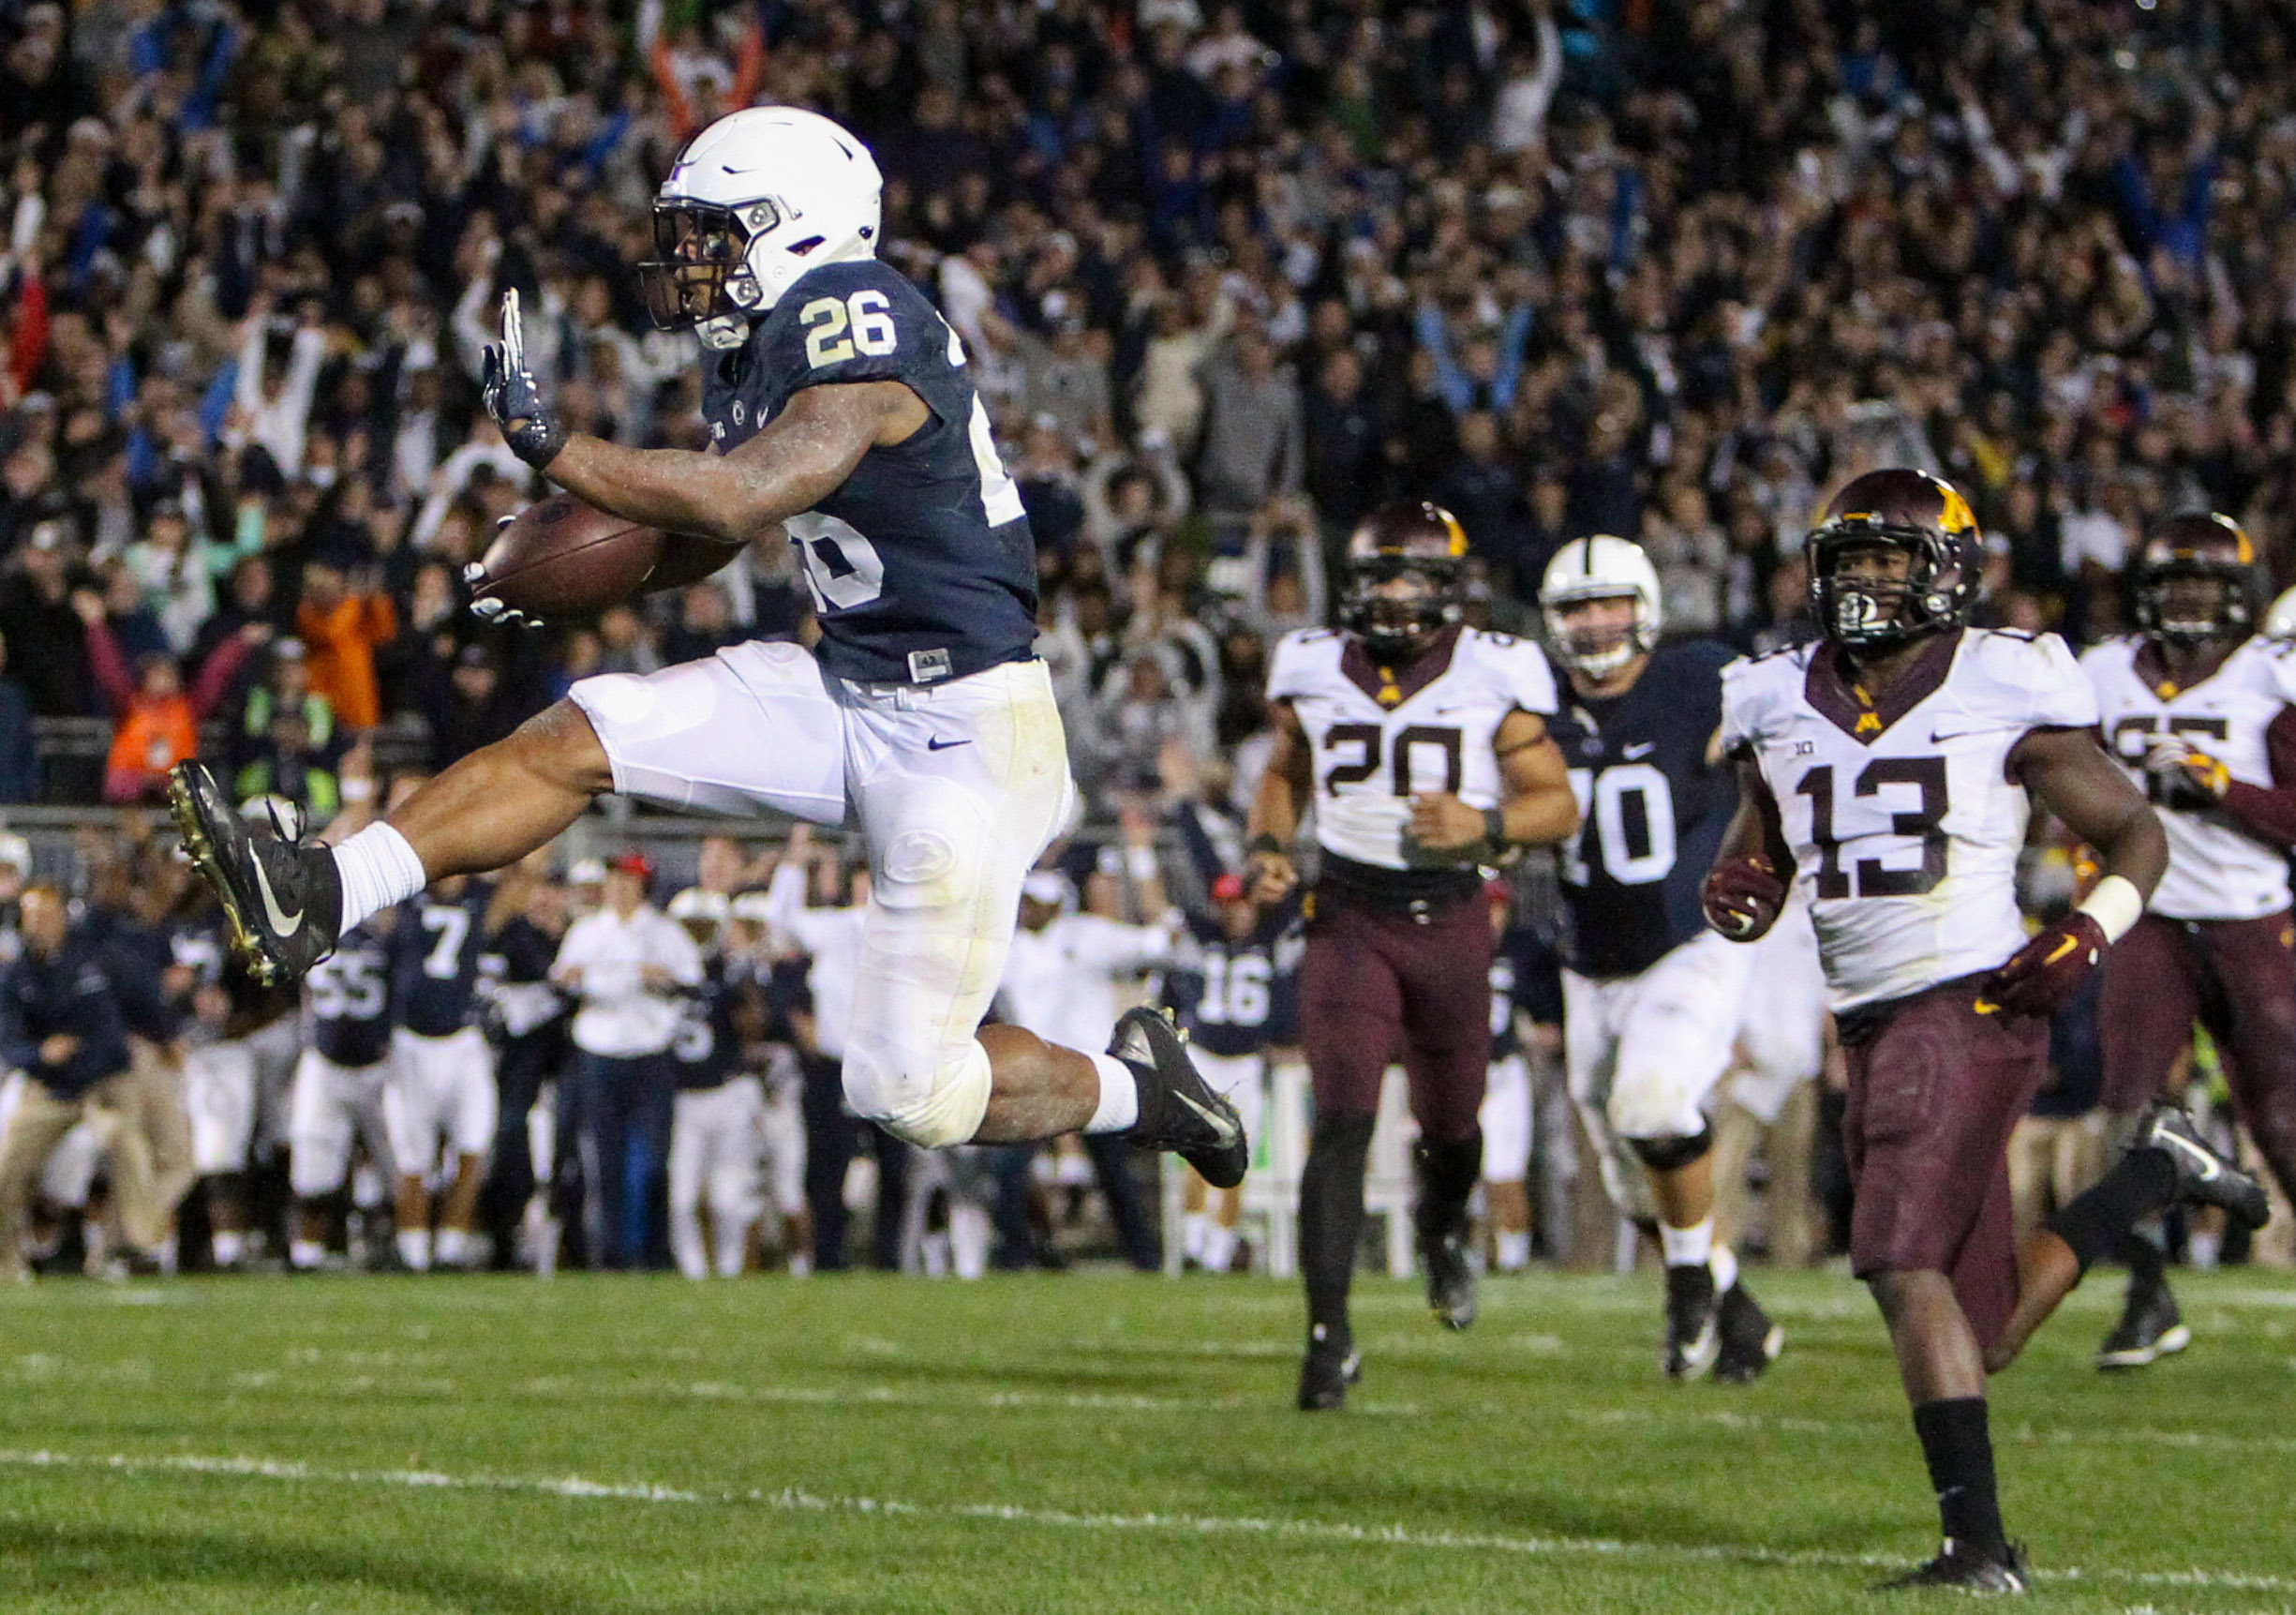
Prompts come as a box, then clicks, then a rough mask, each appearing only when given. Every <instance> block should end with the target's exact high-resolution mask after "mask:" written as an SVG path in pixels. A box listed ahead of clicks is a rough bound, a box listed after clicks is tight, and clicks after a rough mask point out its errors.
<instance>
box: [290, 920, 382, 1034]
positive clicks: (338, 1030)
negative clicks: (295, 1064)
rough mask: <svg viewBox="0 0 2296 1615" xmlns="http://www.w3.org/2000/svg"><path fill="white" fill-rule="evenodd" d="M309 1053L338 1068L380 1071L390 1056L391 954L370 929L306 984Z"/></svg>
mask: <svg viewBox="0 0 2296 1615" xmlns="http://www.w3.org/2000/svg"><path fill="white" fill-rule="evenodd" d="M303 984H304V986H305V988H306V990H307V991H308V993H309V995H310V1003H311V1047H312V1048H314V1049H317V1050H318V1051H319V1052H320V1053H321V1054H323V1055H325V1056H326V1057H327V1058H328V1059H330V1060H333V1061H334V1062H335V1064H336V1065H338V1066H373V1065H379V1064H380V1063H381V1061H382V1057H383V1056H384V1055H385V1054H389V1053H390V1052H391V950H390V949H389V948H387V947H386V946H384V944H383V940H382V938H381V937H380V936H378V935H375V933H374V932H373V931H371V930H369V929H368V928H367V927H366V926H364V925H361V926H358V927H356V928H355V929H353V930H352V931H351V932H350V934H349V935H346V936H345V937H344V938H343V939H342V940H341V941H340V942H337V943H336V944H335V952H334V954H333V955H332V956H331V957H329V958H326V959H322V960H321V961H320V962H319V963H318V964H316V965H312V966H311V969H310V974H308V975H306V977H304V979H303Z"/></svg>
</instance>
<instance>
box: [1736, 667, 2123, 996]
mask: <svg viewBox="0 0 2296 1615" xmlns="http://www.w3.org/2000/svg"><path fill="white" fill-rule="evenodd" d="M2095 723H2096V696H2095V692H2094V691H2093V690H2092V689H2091V688H2090V684H2089V680H2087V678H2085V677H2084V676H2083V675H2082V673H2081V671H2080V665H2079V664H2078V663H2076V662H2075V661H2074V660H2073V655H2072V652H2071V651H2069V650H2066V649H2065V642H2064V641H2063V640H2062V639H2059V638H2058V637H2057V636H2055V635H2053V634H2041V635H2033V636H2028V635H2023V634H2015V633H2008V632H2005V631H2000V630H1992V629H1982V628H1969V629H1962V630H1961V631H1959V632H1958V633H1949V634H1943V635H1940V636H1937V638H1936V639H1935V640H1934V641H1932V642H1931V644H1930V645H1929V646H1928V647H1927V648H1926V649H1925V650H1924V651H1923V653H1922V655H1921V657H1920V659H1919V660H1918V661H1917V662H1916V664H1915V665H1914V666H1913V667H1912V668H1911V669H1909V670H1908V671H1907V673H1906V674H1905V676H1904V677H1903V678H1902V679H1901V680H1900V681H1899V683H1898V684H1897V686H1896V687H1895V688H1893V689H1891V690H1889V691H1887V692H1886V693H1885V695H1883V696H1882V698H1881V699H1880V701H1879V702H1878V704H1876V703H1874V702H1871V701H1868V700H1867V699H1866V698H1865V696H1864V695H1863V694H1862V693H1861V691H1860V689H1859V687H1858V685H1857V684H1856V679H1855V670H1854V669H1853V668H1852V667H1850V666H1849V665H1847V664H1846V663H1844V662H1843V661H1842V660H1841V654H1840V651H1839V650H1837V649H1836V648H1835V647H1834V646H1833V645H1831V644H1830V643H1826V644H1816V645H1803V646H1797V647H1795V648H1794V649H1792V650H1779V651H1774V652H1772V653H1771V654H1769V655H1767V656H1762V657H1758V658H1756V659H1754V660H1752V661H1745V662H1736V663H1733V664H1732V665H1730V666H1729V667H1728V668H1726V669H1724V670H1723V673H1722V749H1723V751H1724V752H1725V753H1730V754H1734V755H1751V756H1752V758H1753V760H1754V761H1755V762H1756V763H1757V764H1758V766H1759V767H1760V768H1761V770H1762V777H1763V779H1764V781H1765V782H1766V783H1767V785H1768V786H1769V789H1770V794H1771V796H1773V797H1774V798H1775V799H1776V800H1777V803H1778V812H1779V816H1780V818H1781V820H1782V823H1783V826H1784V830H1785V840H1786V845H1788V846H1790V847H1791V848H1792V849H1793V852H1794V861H1795V879H1796V881H1797V883H1798V884H1799V885H1800V886H1801V887H1802V889H1803V891H1804V892H1805V894H1806V895H1807V896H1808V897H1809V898H1810V900H1811V919H1812V920H1813V921H1814V922H1815V925H1816V928H1817V936H1818V950H1819V953H1820V955H1821V956H1822V957H1823V958H1824V960H1825V964H1826V982H1827V984H1828V986H1829V987H1830V988H1831V990H1832V998H1833V1005H1834V1008H1835V1009H1854V1008H1856V1006H1858V1005H1861V1004H1872V1003H1880V1002H1883V1001H1885V1000H1887V999H1892V998H1901V997H1904V996H1906V995H1907V994H1912V993H1918V992H1920V991H1921V990H1922V989H1924V988H1927V987H1932V986H1935V985H1936V984H1937V983H1938V982H1940V981H1950V980H1952V979H1955V978H1957V977H1961V976H1969V975H1974V974H1975V973H1977V972H1979V971H1984V970H1990V969H1993V968H1994V967H1996V966H1997V965H2000V964H2001V963H2002V961H2003V960H2005V959H2006V958H2008V956H2009V955H2010V954H2012V953H2014V952H2015V951H2016V950H2018V949H2019V948H2020V947H2022V946H2023V944H2024V941H2025V928H2024V924H2023V921H2022V920H2020V918H2019V915H2018V909H2017V855H2018V852H2019V851H2020V849H2021V848H2022V847H2023V845H2024V842H2025V821H2026V818H2027V816H2028V811H2029V803H2028V800H2027V798H2026V795H2025V791H2024V787H2023V786H2022V785H2020V784H2019V783H2018V782H2017V781H2016V780H2015V779H2014V778H2012V776H2011V773H2010V770H2009V753H2010V751H2011V749H2012V748H2014V747H2015V746H2016V744H2017V743H2018V741H2019V740H2022V739H2023V738H2024V737H2025V736H2026V735H2027V734H2029V733H2030V732H2032V731H2033V730H2035V729H2053V728H2084V729H2085V728H2091V727H2094V726H2095Z"/></svg>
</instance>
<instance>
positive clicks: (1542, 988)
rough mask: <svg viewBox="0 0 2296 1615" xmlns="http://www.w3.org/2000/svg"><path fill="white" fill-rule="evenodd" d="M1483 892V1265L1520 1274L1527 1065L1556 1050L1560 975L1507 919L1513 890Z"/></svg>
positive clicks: (1523, 1262)
mask: <svg viewBox="0 0 2296 1615" xmlns="http://www.w3.org/2000/svg"><path fill="white" fill-rule="evenodd" d="M1483 896H1484V897H1485V898H1486V899H1487V900H1488V901H1489V903H1490V905H1491V977H1490V980H1491V1066H1490V1072H1489V1074H1488V1076H1487V1077H1486V1078H1485V1079H1484V1086H1483V1108H1482V1110H1481V1111H1480V1112H1478V1113H1477V1119H1478V1120H1479V1121H1480V1122H1481V1124H1482V1127H1483V1201H1484V1204H1486V1205H1487V1206H1488V1207H1489V1208H1490V1217H1491V1265H1492V1266H1493V1268H1495V1269H1496V1270H1497V1271H1498V1272H1500V1273H1522V1272H1526V1271H1528V1268H1529V1266H1530V1222H1531V1218H1530V1150H1531V1144H1533V1142H1534V1141H1535V1140H1536V1139H1537V1136H1538V1129H1537V1126H1536V1121H1535V1118H1536V1114H1537V1111H1538V1103H1539V1101H1538V1094H1537V1092H1536V1086H1537V1084H1536V1083H1535V1082H1534V1080H1533V1078H1532V1076H1531V1064H1532V1061H1533V1059H1534V1057H1535V1058H1536V1060H1537V1062H1538V1064H1539V1065H1540V1067H1541V1068H1542V1069H1550V1070H1551V1069H1553V1066H1552V1062H1553V1061H1554V1059H1555V1058H1556V1056H1557V1055H1558V1054H1559V1053H1560V1052H1561V1042H1562V1039H1561V1038H1560V1036H1559V1033H1560V1031H1561V1026H1562V980H1561V976H1560V973H1559V972H1558V970H1557V968H1556V962H1555V954H1554V950H1552V949H1551V948H1550V947H1549V946H1548V945H1547V944H1546V943H1545V942H1544V941H1543V939H1542V938H1541V937H1540V936H1539V935H1537V934H1536V933H1535V932H1534V931H1533V930H1532V929H1531V928H1530V927H1529V926H1528V925H1517V924H1514V923H1513V919H1514V889H1513V887H1511V886H1510V885H1509V884H1508V883H1507V882H1506V881H1504V880H1494V881H1492V882H1491V883H1490V884H1489V885H1487V886H1485V887H1484V888H1483ZM1527 1029H1528V1036H1526V1035H1525V1033H1526V1030H1527ZM1549 1232H1550V1233H1551V1232H1552V1231H1551V1230H1550V1231H1549Z"/></svg>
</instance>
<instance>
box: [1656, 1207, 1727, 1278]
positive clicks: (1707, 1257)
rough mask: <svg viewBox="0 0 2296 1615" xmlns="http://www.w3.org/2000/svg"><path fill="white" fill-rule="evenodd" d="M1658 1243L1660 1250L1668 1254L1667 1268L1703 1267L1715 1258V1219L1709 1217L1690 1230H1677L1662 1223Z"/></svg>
mask: <svg viewBox="0 0 2296 1615" xmlns="http://www.w3.org/2000/svg"><path fill="white" fill-rule="evenodd" d="M1658 1243H1659V1249H1662V1250H1663V1251H1664V1252H1665V1253H1666V1265H1667V1266H1669V1267H1697V1266H1701V1265H1703V1264H1706V1263H1707V1262H1710V1261H1711V1260H1713V1257H1714V1219H1712V1218H1711V1217H1708V1218H1707V1219H1706V1220H1705V1221H1704V1222H1701V1223H1697V1224H1695V1225H1694V1226H1692V1227H1690V1228H1675V1227H1672V1226H1670V1225H1669V1224H1666V1223H1663V1222H1662V1223H1660V1224H1659V1228H1658Z"/></svg>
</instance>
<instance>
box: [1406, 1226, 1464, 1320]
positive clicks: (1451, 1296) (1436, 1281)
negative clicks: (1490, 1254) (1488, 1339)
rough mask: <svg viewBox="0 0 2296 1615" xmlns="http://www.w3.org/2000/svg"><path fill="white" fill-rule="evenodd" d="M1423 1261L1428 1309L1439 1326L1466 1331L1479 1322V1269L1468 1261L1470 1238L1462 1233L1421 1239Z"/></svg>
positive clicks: (1453, 1232) (1428, 1235)
mask: <svg viewBox="0 0 2296 1615" xmlns="http://www.w3.org/2000/svg"><path fill="white" fill-rule="evenodd" d="M1419 1259H1420V1261H1422V1262H1424V1264H1426V1268H1427V1305H1428V1307H1430V1308H1433V1310H1434V1312H1435V1319H1436V1322H1437V1323H1440V1324H1442V1325H1443V1327H1444V1328H1446V1329H1464V1328H1466V1327H1467V1326H1468V1325H1469V1323H1473V1322H1474V1321H1475V1268H1474V1264H1472V1263H1471V1262H1469V1260H1468V1256H1467V1235H1466V1234H1465V1233H1464V1232H1462V1231H1461V1230H1458V1229H1454V1230H1452V1231H1451V1232H1450V1233H1448V1234H1428V1233H1425V1232H1424V1231H1423V1232H1422V1233H1421V1234H1420V1236H1419Z"/></svg>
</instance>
